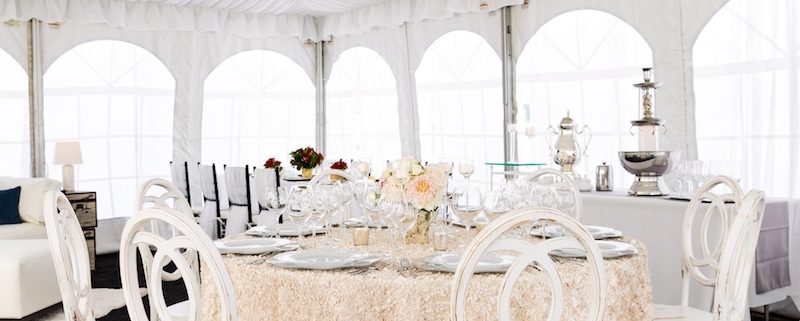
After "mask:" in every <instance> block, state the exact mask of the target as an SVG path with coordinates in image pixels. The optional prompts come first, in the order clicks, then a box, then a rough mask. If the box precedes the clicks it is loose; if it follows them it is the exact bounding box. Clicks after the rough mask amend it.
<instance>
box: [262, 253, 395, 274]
mask: <svg viewBox="0 0 800 321" xmlns="http://www.w3.org/2000/svg"><path fill="white" fill-rule="evenodd" d="M381 259H383V256H382V255H374V254H370V253H368V252H364V251H357V250H347V249H330V248H328V249H313V250H308V251H302V252H285V253H281V254H278V255H276V256H273V257H272V258H270V259H269V260H267V263H270V264H272V265H274V266H278V267H282V268H285V269H309V270H333V269H341V268H353V267H362V266H369V265H372V264H374V263H375V262H378V261H380V260H381Z"/></svg>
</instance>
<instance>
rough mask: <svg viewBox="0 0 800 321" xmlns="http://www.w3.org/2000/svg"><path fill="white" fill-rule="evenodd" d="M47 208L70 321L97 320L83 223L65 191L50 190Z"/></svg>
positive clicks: (48, 230)
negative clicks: (92, 300)
mask: <svg viewBox="0 0 800 321" xmlns="http://www.w3.org/2000/svg"><path fill="white" fill-rule="evenodd" d="M43 210H44V221H45V227H46V229H47V240H48V241H49V243H50V251H51V252H52V255H53V263H54V264H55V268H56V277H57V278H58V288H59V290H60V291H61V300H62V302H63V306H64V314H65V315H66V316H67V320H81V321H93V320H94V312H92V302H91V292H92V276H91V269H90V266H89V252H88V251H87V250H86V249H87V247H86V239H85V238H84V236H83V230H82V229H81V223H80V222H79V221H78V217H77V216H75V211H73V210H72V205H70V203H69V200H68V199H67V197H66V196H64V194H63V193H61V192H57V191H51V192H47V194H45V198H44V205H43Z"/></svg>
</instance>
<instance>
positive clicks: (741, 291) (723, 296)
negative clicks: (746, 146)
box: [713, 190, 765, 321]
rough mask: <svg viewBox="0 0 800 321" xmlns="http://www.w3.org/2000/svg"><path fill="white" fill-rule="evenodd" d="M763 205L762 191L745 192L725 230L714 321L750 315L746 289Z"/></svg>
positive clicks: (753, 260)
mask: <svg viewBox="0 0 800 321" xmlns="http://www.w3.org/2000/svg"><path fill="white" fill-rule="evenodd" d="M764 206H765V199H764V192H762V191H758V190H753V191H750V192H749V193H747V195H745V197H744V199H743V200H742V203H741V206H740V207H739V213H738V214H737V215H736V218H734V220H733V224H731V228H730V230H729V231H728V239H727V241H726V242H725V247H724V249H723V250H722V254H721V255H720V258H719V272H718V273H719V276H718V277H717V287H716V289H715V292H714V302H716V311H714V313H713V314H714V316H715V317H716V319H715V321H742V320H744V319H745V316H746V315H747V314H749V313H750V308H749V307H748V304H747V294H748V293H749V291H748V286H749V285H750V276H751V275H752V274H751V272H752V270H753V264H755V260H756V257H755V255H756V246H757V244H758V236H759V234H760V232H761V221H762V220H763V218H764Z"/></svg>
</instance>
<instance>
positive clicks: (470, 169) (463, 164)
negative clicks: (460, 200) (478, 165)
mask: <svg viewBox="0 0 800 321" xmlns="http://www.w3.org/2000/svg"><path fill="white" fill-rule="evenodd" d="M458 172H459V173H461V176H464V179H466V180H467V188H469V178H470V176H472V174H473V173H475V164H473V163H472V160H471V159H462V160H460V161H459V162H458Z"/></svg>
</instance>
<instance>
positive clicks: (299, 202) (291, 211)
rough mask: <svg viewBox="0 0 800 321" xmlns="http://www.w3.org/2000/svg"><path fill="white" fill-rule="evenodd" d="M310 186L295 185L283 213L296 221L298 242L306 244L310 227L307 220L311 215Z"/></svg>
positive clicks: (285, 216)
mask: <svg viewBox="0 0 800 321" xmlns="http://www.w3.org/2000/svg"><path fill="white" fill-rule="evenodd" d="M306 193H308V188H307V187H306V186H300V185H298V186H293V187H292V189H291V191H290V192H289V197H288V200H287V204H286V207H285V208H284V211H283V213H282V214H281V215H284V214H285V215H284V218H288V219H289V220H291V221H292V222H294V223H295V226H296V227H297V243H299V244H300V246H303V245H304V244H303V243H304V237H305V232H306V230H307V229H308V227H307V226H306V221H307V220H308V219H309V217H310V216H311V210H310V205H311V204H308V203H307V199H308V197H307V196H306Z"/></svg>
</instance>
